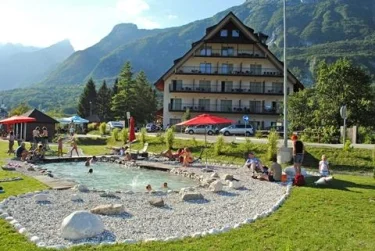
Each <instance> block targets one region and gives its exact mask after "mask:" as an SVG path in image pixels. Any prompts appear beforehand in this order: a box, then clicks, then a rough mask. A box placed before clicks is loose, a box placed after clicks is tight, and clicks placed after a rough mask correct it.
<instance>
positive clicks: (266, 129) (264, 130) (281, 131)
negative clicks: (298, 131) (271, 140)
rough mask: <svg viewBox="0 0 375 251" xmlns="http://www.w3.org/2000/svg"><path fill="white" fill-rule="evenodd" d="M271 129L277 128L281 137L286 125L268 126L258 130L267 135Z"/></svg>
mask: <svg viewBox="0 0 375 251" xmlns="http://www.w3.org/2000/svg"><path fill="white" fill-rule="evenodd" d="M271 130H276V132H277V133H278V134H279V135H280V136H281V137H282V136H283V135H284V126H267V127H265V128H264V129H263V130H257V132H261V133H262V136H264V137H267V136H268V134H270V132H271Z"/></svg>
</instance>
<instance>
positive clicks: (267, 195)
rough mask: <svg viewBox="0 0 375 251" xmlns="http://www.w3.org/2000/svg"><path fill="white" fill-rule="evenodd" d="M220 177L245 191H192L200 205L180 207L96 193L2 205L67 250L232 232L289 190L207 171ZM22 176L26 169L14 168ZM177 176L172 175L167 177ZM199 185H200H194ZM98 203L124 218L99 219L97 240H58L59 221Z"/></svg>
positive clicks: (170, 197)
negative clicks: (118, 207) (114, 207)
mask: <svg viewBox="0 0 375 251" xmlns="http://www.w3.org/2000/svg"><path fill="white" fill-rule="evenodd" d="M211 167H212V168H213V169H214V170H215V172H217V173H218V174H219V175H220V176H221V177H223V174H232V175H234V177H235V178H236V179H239V180H240V182H241V184H242V185H244V188H243V189H241V190H234V189H232V188H230V187H228V186H224V190H223V191H222V192H219V193H213V192H211V191H209V190H208V189H207V188H202V187H198V186H197V187H195V188H194V189H195V190H196V191H199V192H201V193H202V194H203V196H204V198H205V200H204V201H194V202H184V201H181V195H179V194H178V193H176V192H174V193H169V194H166V193H158V194H149V193H134V194H127V193H125V192H124V191H123V192H122V193H116V195H117V198H103V197H100V196H99V193H98V192H89V193H81V192H77V191H73V190H65V191H53V190H49V191H44V193H48V196H49V198H50V203H44V204H38V203H36V202H34V199H33V195H29V196H19V197H16V198H13V199H8V200H6V201H5V202H4V203H3V204H4V206H5V208H6V211H7V212H8V213H9V215H11V216H13V217H14V219H16V220H17V221H18V222H19V224H21V225H22V226H23V227H25V228H26V230H27V232H28V233H29V234H30V236H34V235H35V236H38V237H39V238H40V241H41V242H44V243H45V244H46V245H48V246H50V245H57V244H59V245H71V244H77V243H82V242H92V243H99V242H115V241H116V242H122V241H124V240H126V239H133V240H137V241H140V240H145V239H150V238H157V239H166V238H167V237H171V236H177V237H181V236H190V235H192V234H194V233H196V232H207V231H209V230H210V229H213V228H215V229H220V228H223V227H233V226H234V225H236V224H238V223H242V222H243V221H244V220H246V219H249V218H253V217H254V216H255V215H257V214H258V215H259V214H262V213H264V212H266V211H269V210H271V209H272V208H273V207H274V205H275V204H277V202H278V201H279V200H280V199H281V198H282V197H283V196H284V195H285V193H286V190H287V187H286V186H284V185H280V184H277V183H271V182H266V181H259V180H254V179H251V178H250V174H249V171H248V170H245V169H244V168H238V167H230V166H211ZM18 169H19V171H21V172H23V173H28V174H30V173H33V174H34V175H35V173H36V172H28V171H25V168H18ZM184 170H186V171H187V172H189V173H192V172H194V173H195V174H196V175H199V176H201V177H202V176H203V177H204V178H208V177H210V176H211V175H212V173H204V172H202V168H197V167H190V168H185V169H184ZM171 175H175V174H171ZM197 185H198V182H197ZM73 194H78V195H79V196H80V197H81V198H82V199H83V201H82V202H73V201H71V196H72V195H73ZM155 197H162V198H163V199H164V201H165V204H166V205H165V207H163V208H157V207H153V206H151V205H150V204H149V200H150V199H152V198H155ZM102 204H123V205H124V206H125V209H126V212H127V213H126V214H123V215H118V216H100V218H101V219H102V221H103V223H104V226H105V229H106V231H105V232H104V233H103V234H102V235H101V236H98V237H97V238H91V239H84V240H80V241H78V242H72V241H69V240H65V239H63V238H61V237H60V226H61V223H62V221H63V219H64V218H65V217H66V216H68V215H69V214H70V213H72V212H74V211H77V210H90V209H92V208H94V207H96V206H98V205H102Z"/></svg>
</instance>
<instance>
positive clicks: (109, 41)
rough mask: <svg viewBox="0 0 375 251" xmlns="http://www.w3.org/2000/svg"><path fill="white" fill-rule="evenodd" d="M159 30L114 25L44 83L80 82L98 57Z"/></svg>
mask: <svg viewBox="0 0 375 251" xmlns="http://www.w3.org/2000/svg"><path fill="white" fill-rule="evenodd" d="M160 31H161V30H158V29H154V30H145V29H138V27H137V26H136V25H135V24H119V25H116V26H115V27H114V28H113V30H112V31H111V32H110V33H109V34H108V36H106V37H104V38H103V39H102V40H101V41H100V42H98V43H97V44H95V45H94V46H92V47H89V48H87V49H85V50H82V51H77V52H76V53H74V54H73V55H71V56H70V57H69V58H68V59H67V60H66V61H65V62H64V63H62V64H61V65H60V66H59V67H58V68H57V69H56V70H55V71H54V72H53V73H52V74H51V75H50V76H49V77H48V78H47V79H46V81H45V83H52V84H54V83H70V84H74V83H81V82H83V81H84V80H85V79H86V78H87V76H89V75H90V72H91V71H92V70H93V69H94V68H95V67H96V65H97V64H98V63H99V62H100V59H101V58H102V57H104V56H106V55H107V54H109V53H111V52H112V51H113V50H115V49H116V48H117V47H119V46H121V45H123V44H127V43H132V42H134V41H137V40H138V39H141V38H144V37H147V36H152V35H155V34H158V33H159V32H160Z"/></svg>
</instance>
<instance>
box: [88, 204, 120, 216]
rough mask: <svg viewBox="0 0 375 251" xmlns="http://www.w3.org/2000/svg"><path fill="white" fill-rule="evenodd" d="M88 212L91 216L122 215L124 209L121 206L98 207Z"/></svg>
mask: <svg viewBox="0 0 375 251" xmlns="http://www.w3.org/2000/svg"><path fill="white" fill-rule="evenodd" d="M90 212H91V213H93V214H102V215H116V214H122V213H124V212H125V208H124V205H122V204H109V205H100V206H97V207H95V208H93V209H91V210H90Z"/></svg>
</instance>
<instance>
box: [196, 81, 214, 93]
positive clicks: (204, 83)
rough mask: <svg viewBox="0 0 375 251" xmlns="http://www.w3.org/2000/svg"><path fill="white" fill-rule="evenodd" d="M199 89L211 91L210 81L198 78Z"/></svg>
mask: <svg viewBox="0 0 375 251" xmlns="http://www.w3.org/2000/svg"><path fill="white" fill-rule="evenodd" d="M199 89H200V90H201V91H211V81H209V80H199Z"/></svg>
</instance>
